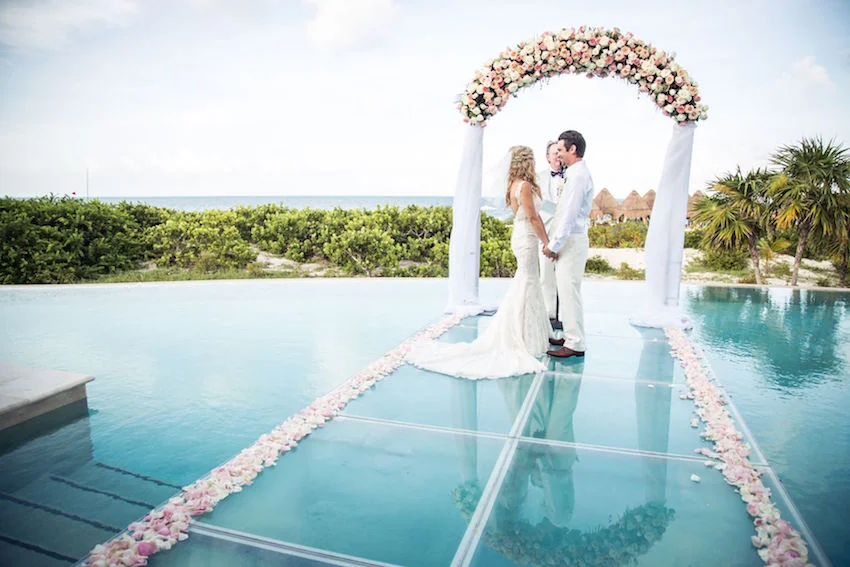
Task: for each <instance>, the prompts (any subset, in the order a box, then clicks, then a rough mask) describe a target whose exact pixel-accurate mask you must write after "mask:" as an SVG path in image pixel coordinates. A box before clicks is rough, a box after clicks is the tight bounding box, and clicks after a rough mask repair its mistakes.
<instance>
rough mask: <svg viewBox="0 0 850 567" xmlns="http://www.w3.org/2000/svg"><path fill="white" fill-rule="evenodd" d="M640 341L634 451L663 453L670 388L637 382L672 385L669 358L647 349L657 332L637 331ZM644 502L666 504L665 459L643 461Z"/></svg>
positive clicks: (667, 446)
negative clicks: (646, 378)
mask: <svg viewBox="0 0 850 567" xmlns="http://www.w3.org/2000/svg"><path fill="white" fill-rule="evenodd" d="M638 330H639V331H640V333H641V337H642V339H643V348H642V349H641V353H640V360H639V362H638V368H637V373H636V375H635V380H636V381H635V405H636V407H637V432H638V449H640V450H642V451H652V452H654V453H666V452H667V450H668V448H669V433H670V402H671V400H672V397H673V389H672V388H670V387H659V388H648V387H647V384H643V383H640V382H637V380H639V379H641V378H644V379H645V377H651V379H652V380H656V381H659V382H665V381H666V382H670V383H671V384H672V382H673V365H674V364H675V361H674V360H673V357H670V356H658V353H657V352H653V351H652V350H650V349H649V348H648V347H649V345H650V344H652V342H651V341H652V340H653V339H656V340H661V337H660V333H659V331H654V330H648V329H647V330H643V329H640V328H638ZM643 462H644V467H645V473H646V477H645V478H646V501H647V502H653V503H656V504H663V503H664V502H666V501H667V460H666V459H662V458H649V457H648V458H645V459H644V461H643Z"/></svg>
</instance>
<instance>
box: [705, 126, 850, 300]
mask: <svg viewBox="0 0 850 567" xmlns="http://www.w3.org/2000/svg"><path fill="white" fill-rule="evenodd" d="M771 164H772V166H773V169H756V170H753V171H748V172H742V171H741V170H740V168H738V169H737V170H736V171H735V172H733V173H727V174H725V175H722V176H720V177H718V178H717V179H715V180H713V181H712V182H711V183H710V184H709V190H710V195H709V196H708V197H707V198H704V199H701V200H700V201H698V202H697V203H696V204H695V206H694V214H693V216H692V218H691V220H692V222H693V223H694V224H695V225H696V226H698V227H699V229H700V230H701V231H702V232H703V243H704V245H706V246H705V247H706V248H709V249H714V250H716V249H718V248H725V249H728V250H745V251H746V252H747V253H748V254H749V257H750V259H751V261H752V263H753V268H754V272H755V281H756V283H762V281H763V274H762V271H761V269H760V267H761V266H760V259H764V260H765V262H766V264H767V266H768V267H769V263H770V262H771V261H772V260H773V258H774V257H775V256H776V254H778V253H782V252H786V251H788V249H789V248H790V247H793V249H794V264H793V267H792V270H791V278H790V283H791V285H797V282H798V277H799V270H800V265H801V263H802V260H803V257H810V258H811V257H814V258H818V259H831V260H832V261H833V263H834V265H835V267H836V270H837V271H838V273H839V279H840V284H839V285H846V284H847V270H848V263H850V150H848V149H847V148H846V147H845V146H843V145H842V144H838V143H836V142H834V141H829V142H825V141H824V140H822V139H821V138H804V139H803V140H801V141H800V142H799V143H797V144H794V145H787V146H782V147H780V148H779V149H777V150H776V152H774V154H773V155H772V157H771ZM776 267H777V268H778V265H777V266H776Z"/></svg>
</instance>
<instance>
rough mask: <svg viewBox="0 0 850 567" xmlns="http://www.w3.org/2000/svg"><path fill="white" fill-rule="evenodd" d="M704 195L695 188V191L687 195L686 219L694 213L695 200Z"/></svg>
mask: <svg viewBox="0 0 850 567" xmlns="http://www.w3.org/2000/svg"><path fill="white" fill-rule="evenodd" d="M704 197H705V193H703V192H702V191H700V190H699V189H697V191H696V193H694V194H693V195H691V196H690V197H688V220H690V219H691V217H692V216H693V213H694V205H696V203H697V201H699V200H700V199H702V198H704Z"/></svg>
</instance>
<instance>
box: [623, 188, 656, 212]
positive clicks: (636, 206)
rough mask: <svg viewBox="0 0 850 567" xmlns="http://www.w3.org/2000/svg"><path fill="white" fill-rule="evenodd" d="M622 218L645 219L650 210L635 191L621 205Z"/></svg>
mask: <svg viewBox="0 0 850 567" xmlns="http://www.w3.org/2000/svg"><path fill="white" fill-rule="evenodd" d="M622 211H623V213H622V214H623V217H624V218H626V219H646V218H647V217H649V215H650V214H652V210H651V209H650V208H649V206H648V205H647V204H646V201H644V200H643V197H641V196H640V194H639V193H638V192H637V191H632V192H631V193H629V196H628V197H626V200H625V201H623V205H622Z"/></svg>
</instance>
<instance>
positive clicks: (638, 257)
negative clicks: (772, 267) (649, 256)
mask: <svg viewBox="0 0 850 567" xmlns="http://www.w3.org/2000/svg"><path fill="white" fill-rule="evenodd" d="M700 255H701V252H700V251H699V250H695V249H692V248H686V249H685V254H684V258H683V260H684V261H683V264H684V265H685V266H687V265H688V264H690V263H692V262H694V261H698V260H699V257H700ZM592 256H601V257H603V258H605V260H606V261H607V262H608V263H609V264H610V265H611V267H612V268H614V269H615V270H616V269H619V268H620V266H621V265H622V264H624V263H625V264H628V265H629V267H630V268H634V269H637V270H644V269H646V261H645V252H644V250H643V249H640V248H591V249H590V253H589V254H588V257H592ZM778 262H783V263H785V264H788V266H789V267H790V266H793V263H794V258H793V257H791V256H785V255H780V256H778V257H777V258H776V259H775V260H774V261H773V262H772V264H776V263H778ZM257 263H258V264H261V265H262V266H263V267H264V269H266V270H270V271H272V270H273V271H292V272H296V273H298V274H300V275H302V276H305V277H323V276H332V275H339V273H338V272H339V270H338V269H337V268H336V267H335V266H333V265H331V264H328V263H305V264H300V263H298V262H294V261H292V260H287V259H286V258H283V257H281V256H276V255H274V254H269V253H267V252H259V253H258V255H257ZM762 271H764V265H763V264H762ZM587 277H588V278H593V279H617V276H616V275H599V274H590V273H588V274H587ZM823 278H827V279H829V280H830V284H831V285H837V282H838V277H837V275H836V273H835V270H834V269H833V267H832V264H831V263H830V262H814V261H811V260H803V264H802V266H801V268H800V274H799V285H800V287H818V281H819V280H823ZM739 279H740V276H738V275H733V274H724V273H716V272H699V271H688V270H683V271H682V281H686V282H693V283H726V284H735V283H740V282H739V281H738V280H739ZM789 280H790V276H788V277H770V278H768V279H767V281H766V282H765V283H766V284H767V285H774V286H785V285H788V283H789ZM821 283H822V282H821Z"/></svg>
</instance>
